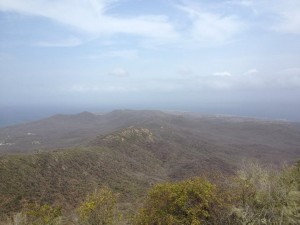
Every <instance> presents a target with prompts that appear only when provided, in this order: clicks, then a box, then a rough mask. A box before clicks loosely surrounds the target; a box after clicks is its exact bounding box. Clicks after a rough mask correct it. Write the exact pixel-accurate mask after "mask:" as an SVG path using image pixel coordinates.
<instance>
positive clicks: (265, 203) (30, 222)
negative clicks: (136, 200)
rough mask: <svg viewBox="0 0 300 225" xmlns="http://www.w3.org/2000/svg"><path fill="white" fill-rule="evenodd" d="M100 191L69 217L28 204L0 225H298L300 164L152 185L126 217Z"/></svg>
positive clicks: (253, 165) (248, 167) (249, 167)
mask: <svg viewBox="0 0 300 225" xmlns="http://www.w3.org/2000/svg"><path fill="white" fill-rule="evenodd" d="M117 199H118V195H117V194H116V193H114V192H113V191H112V190H111V189H109V188H107V187H105V188H101V189H98V190H96V191H95V192H94V193H92V194H90V195H88V196H87V197H86V199H85V201H84V202H82V203H81V204H80V206H79V207H78V208H77V209H76V210H75V211H74V213H68V214H66V213H63V212H64V211H63V210H62V208H60V207H54V206H50V205H42V206H40V205H36V204H31V205H28V207H26V208H24V209H23V211H22V212H20V213H18V214H15V215H13V216H11V217H9V218H7V219H6V220H5V221H4V222H2V223H0V224H3V225H65V224H66V225H67V224H76V225H114V224H118V225H119V224H120V225H121V224H134V225H200V224H201V225H202V224H212V225H217V224H220V225H229V224H231V225H235V224H237V225H239V224H240V225H244V224H245V225H246V224H249V225H254V224H257V225H264V224H266V225H268V224H270V225H271V224H272V225H288V224H291V225H292V224H295V225H296V224H300V161H298V163H296V164H295V165H294V166H289V167H287V166H286V167H283V168H282V169H281V170H280V171H279V170H273V169H270V168H267V167H264V166H262V165H260V164H258V163H257V162H245V163H243V165H242V166H241V168H240V169H239V170H238V171H236V174H235V175H234V176H232V177H223V176H222V175H213V176H212V177H210V178H205V177H195V178H191V179H188V180H183V181H178V182H167V183H161V184H157V185H155V186H153V187H152V189H151V190H149V192H148V194H147V196H146V197H145V199H144V200H143V204H141V206H140V207H139V208H138V209H136V210H134V213H129V214H126V213H124V212H122V210H120V209H119V207H118V206H119V204H118V202H117Z"/></svg>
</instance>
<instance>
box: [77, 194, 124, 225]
mask: <svg viewBox="0 0 300 225" xmlns="http://www.w3.org/2000/svg"><path fill="white" fill-rule="evenodd" d="M78 214H79V222H80V224H86V225H110V224H114V223H115V222H116V220H118V218H117V216H116V196H115V195H114V193H113V192H112V191H111V190H110V189H109V188H102V189H99V190H96V191H95V192H94V193H93V194H91V195H88V196H87V198H86V200H85V201H84V202H82V203H81V205H80V207H79V208H78Z"/></svg>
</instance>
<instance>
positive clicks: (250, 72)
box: [245, 69, 258, 75]
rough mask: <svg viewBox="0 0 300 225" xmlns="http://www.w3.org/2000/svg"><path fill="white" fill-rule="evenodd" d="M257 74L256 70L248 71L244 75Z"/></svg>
mask: <svg viewBox="0 0 300 225" xmlns="http://www.w3.org/2000/svg"><path fill="white" fill-rule="evenodd" d="M255 73H258V71H257V69H250V70H248V71H246V72H245V75H252V74H255Z"/></svg>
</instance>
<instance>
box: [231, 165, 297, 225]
mask: <svg viewBox="0 0 300 225" xmlns="http://www.w3.org/2000/svg"><path fill="white" fill-rule="evenodd" d="M299 174H300V173H299V168H297V167H289V168H288V167H287V168H284V169H283V170H282V171H275V170H269V169H267V168H264V167H262V166H261V165H259V164H258V163H253V162H248V163H245V164H244V165H243V166H242V168H241V169H240V170H238V171H237V174H236V176H235V178H234V180H233V181H232V182H231V190H232V192H233V193H235V198H234V201H233V202H232V207H233V214H232V216H233V218H235V222H234V224H258V225H259V224H282V225H283V224H295V225H296V224H300V202H299V201H300V192H299V186H298V185H299Z"/></svg>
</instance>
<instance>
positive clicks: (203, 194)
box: [134, 178, 220, 225]
mask: <svg viewBox="0 0 300 225" xmlns="http://www.w3.org/2000/svg"><path fill="white" fill-rule="evenodd" d="M218 207H220V199H218V197H217V195H216V187H215V186H214V185H212V184H211V183H210V182H208V181H207V180H205V179H201V178H195V179H189V180H185V181H181V182H176V183H164V184H158V185H156V186H154V187H153V188H152V189H151V190H150V192H149V193H148V196H147V198H146V201H145V205H144V207H143V208H142V209H141V210H140V212H139V213H138V215H137V216H136V217H135V220H134V223H135V224H141V225H142V224H145V225H146V224H147V225H151V224H153V225H154V224H155V225H156V224H157V225H177V224H178V225H185V224H186V225H191V224H192V225H198V224H203V223H204V222H209V221H210V220H211V219H212V217H214V216H215V212H216V210H217V208H218Z"/></svg>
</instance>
